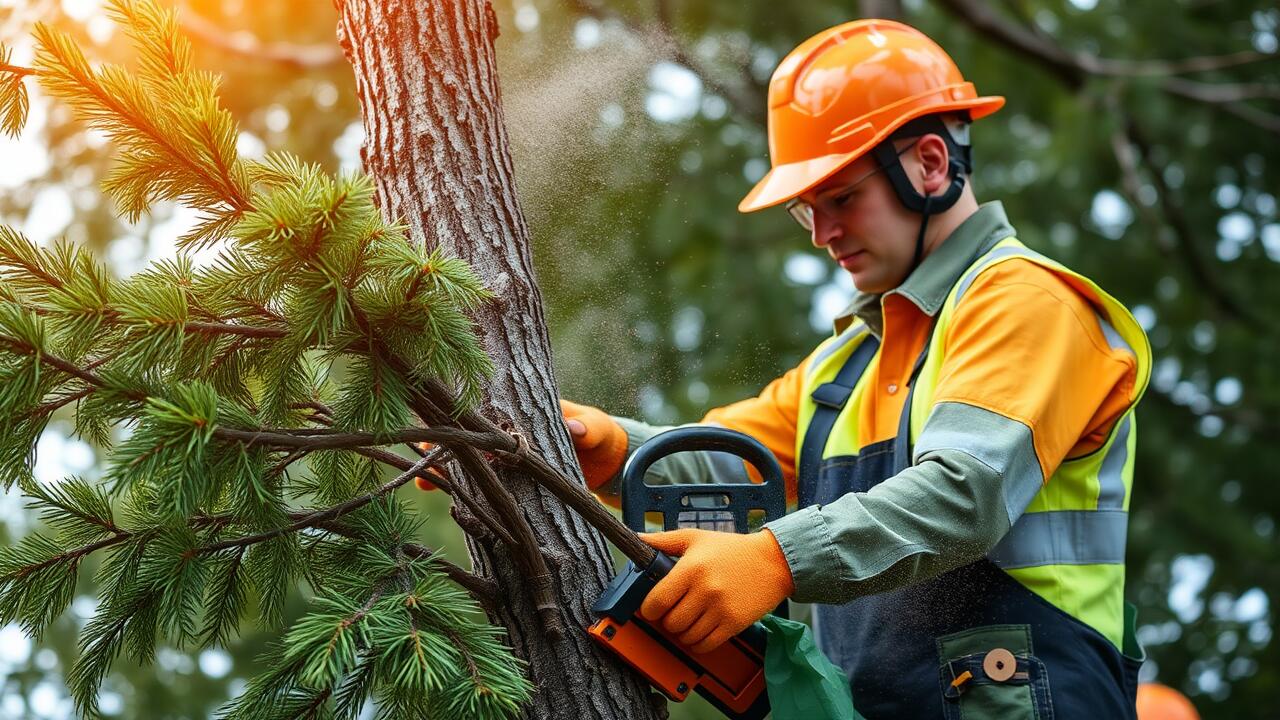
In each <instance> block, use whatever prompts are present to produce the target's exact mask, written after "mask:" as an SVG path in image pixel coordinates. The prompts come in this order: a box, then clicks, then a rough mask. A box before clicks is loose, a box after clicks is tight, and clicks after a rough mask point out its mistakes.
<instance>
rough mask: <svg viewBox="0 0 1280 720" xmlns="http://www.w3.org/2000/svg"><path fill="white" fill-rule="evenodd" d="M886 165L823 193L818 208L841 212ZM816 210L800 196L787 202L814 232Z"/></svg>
mask: <svg viewBox="0 0 1280 720" xmlns="http://www.w3.org/2000/svg"><path fill="white" fill-rule="evenodd" d="M918 142H920V138H916V139H915V140H912V141H911V142H910V143H908V144H907V145H904V146H903V148H902V149H901V150H899V151H898V152H897V155H896V156H897V157H902V154H903V153H905V152H906V151H908V150H910V149H911V148H913V147H915V146H916V143H918ZM886 167H888V166H887V165H880V166H877V167H876V169H874V170H872V171H871V172H869V173H867V174H866V175H863V176H862V177H860V178H858V179H857V180H854V181H853V182H851V183H849V184H848V185H845V186H844V187H842V188H840V189H839V190H833V191H829V192H825V193H823V195H822V197H820V198H819V199H818V207H817V210H821V211H822V212H823V213H826V214H827V215H835V214H837V213H839V212H840V208H842V207H844V204H845V203H846V202H847V201H848V200H849V195H850V194H851V193H852V192H853V191H854V189H855V188H857V187H858V186H859V185H861V184H862V183H864V182H866V181H867V180H870V179H871V177H872V176H873V175H875V174H876V173H878V172H880V171H882V170H884V169H885V168H886ZM814 211H815V208H814V206H813V205H810V204H809V203H807V202H805V201H803V200H801V199H800V198H796V199H795V200H792V201H791V202H789V203H787V212H788V213H790V214H791V217H792V218H793V219H794V220H795V221H796V222H797V223H799V224H800V227H802V228H804V229H805V230H807V231H809V232H813V214H814Z"/></svg>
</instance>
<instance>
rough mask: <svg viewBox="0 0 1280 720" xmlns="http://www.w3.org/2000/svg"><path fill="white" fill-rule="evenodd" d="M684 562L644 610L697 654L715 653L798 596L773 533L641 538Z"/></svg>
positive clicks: (663, 534)
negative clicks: (770, 612)
mask: <svg viewBox="0 0 1280 720" xmlns="http://www.w3.org/2000/svg"><path fill="white" fill-rule="evenodd" d="M640 539H641V540H644V541H645V542H646V543H648V544H649V545H650V546H652V547H654V548H657V549H658V550H661V551H662V552H665V553H667V554H668V555H679V556H681V557H680V560H679V562H677V563H676V566H675V567H674V568H672V570H671V572H670V573H668V574H667V576H666V577H665V578H663V579H662V580H660V581H659V582H658V584H657V585H656V586H654V588H653V589H652V590H650V591H649V596H648V597H646V598H645V599H644V604H643V605H641V606H640V614H641V615H642V616H644V618H645V619H646V620H649V621H650V622H653V621H656V620H657V619H658V618H662V626H663V627H665V628H666V629H667V630H668V631H669V632H671V633H673V634H675V635H676V637H678V638H679V640H680V642H681V644H683V645H684V646H685V647H687V648H689V649H690V650H692V651H693V652H696V653H705V652H710V651H712V650H714V649H716V648H718V647H720V645H721V644H722V643H724V641H726V640H728V639H729V638H731V637H733V636H734V635H737V634H738V633H740V632H742V631H743V630H745V629H747V627H748V626H750V625H751V623H753V622H755V621H757V620H759V619H760V618H762V617H764V616H765V615H766V614H767V613H768V612H769V611H770V610H773V609H774V608H775V607H777V606H778V603H780V602H782V601H783V600H784V599H786V598H787V597H788V596H789V595H791V593H793V592H795V589H796V588H795V582H794V581H793V580H792V578H791V567H790V566H789V565H787V559H786V558H785V557H783V555H782V548H781V547H779V546H778V541H777V540H776V539H775V538H774V537H773V533H772V532H769V530H768V528H766V529H764V530H761V531H760V532H754V533H749V534H746V535H742V534H738V533H730V532H714V531H711V530H693V529H688V530H673V531H671V532H661V533H647V534H646V533H642V534H641V535H640Z"/></svg>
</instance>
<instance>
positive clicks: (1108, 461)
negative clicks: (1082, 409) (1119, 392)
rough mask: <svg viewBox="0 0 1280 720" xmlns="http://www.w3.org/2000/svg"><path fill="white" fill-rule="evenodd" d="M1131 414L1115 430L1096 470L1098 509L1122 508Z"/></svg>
mask: <svg viewBox="0 0 1280 720" xmlns="http://www.w3.org/2000/svg"><path fill="white" fill-rule="evenodd" d="M1132 420H1133V413H1132V412H1127V413H1125V414H1124V418H1123V419H1122V420H1121V421H1120V426H1119V427H1118V428H1116V437H1115V439H1114V440H1112V441H1111V447H1109V448H1107V455H1106V457H1104V458H1102V466H1101V467H1100V468H1098V509H1099V510H1104V509H1116V510H1119V509H1122V508H1123V507H1124V466H1125V461H1127V460H1128V459H1129V426H1130V425H1131V424H1132V423H1131V421H1132Z"/></svg>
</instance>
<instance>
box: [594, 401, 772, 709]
mask: <svg viewBox="0 0 1280 720" xmlns="http://www.w3.org/2000/svg"><path fill="white" fill-rule="evenodd" d="M697 450H718V451H721V452H727V453H731V454H733V455H736V456H737V457H739V458H741V459H743V460H746V461H747V462H749V463H751V464H752V465H753V466H754V467H755V468H756V470H757V471H759V472H760V475H761V476H762V477H763V482H760V483H735V484H720V483H716V484H699V485H646V484H645V482H644V476H645V472H646V471H647V470H648V469H649V468H650V467H651V466H652V465H653V464H654V463H655V462H657V461H658V460H661V459H662V458H664V457H667V456H668V455H673V454H675V453H679V452H690V451H697ZM621 494H622V520H623V522H624V523H626V525H627V527H629V528H631V529H632V530H635V531H636V532H643V531H644V529H645V520H646V515H648V514H650V513H654V514H657V515H660V516H661V518H660V521H661V523H662V528H663V530H676V529H679V528H699V529H703V530H718V531H722V532H739V533H745V532H750V531H751V530H753V529H759V527H760V526H762V525H764V523H766V522H768V521H770V520H774V519H777V518H780V517H782V515H783V514H784V513H785V512H786V507H787V494H786V486H785V484H784V482H783V479H782V468H781V467H779V466H778V462H777V460H775V459H774V457H773V454H772V453H771V452H769V450H768V449H767V448H765V446H764V445H761V444H760V443H759V441H757V440H756V439H754V438H752V437H751V436H749V435H744V434H743V433H740V432H737V431H734V430H728V429H726V428H721V427H712V426H690V427H681V428H676V429H674V430H668V431H666V432H663V433H660V434H658V435H655V436H654V437H653V438H651V439H650V440H649V441H648V442H646V443H645V444H643V445H641V446H640V447H639V448H638V449H637V450H636V451H635V452H634V453H633V454H632V455H631V458H630V459H629V460H628V461H627V464H626V467H625V468H624V469H623V471H622V493H621ZM675 563H676V561H675V560H673V559H672V558H671V557H669V556H668V555H666V554H665V553H662V552H658V553H656V555H655V556H654V559H653V561H652V562H651V563H649V565H648V566H647V567H643V568H641V567H639V566H637V565H636V564H635V563H632V562H628V563H627V565H626V567H625V568H624V569H623V570H622V572H620V573H618V575H617V576H616V577H614V579H613V581H612V582H610V583H609V586H608V587H607V588H605V591H604V593H602V594H601V595H600V598H599V599H598V600H596V603H595V605H594V606H592V608H591V609H592V611H593V612H595V614H596V615H597V616H599V618H600V619H599V620H598V621H596V623H595V624H594V625H592V626H591V627H590V628H588V633H590V635H591V637H592V638H594V639H595V640H596V641H598V642H600V643H601V644H603V645H604V646H605V647H608V648H609V649H610V650H611V651H613V652H614V653H616V654H617V655H619V656H620V657H621V658H622V660H623V661H625V662H626V663H627V664H628V665H630V666H631V667H632V668H633V669H635V670H636V671H637V672H639V673H640V674H641V675H643V676H644V677H645V678H646V679H647V680H648V681H649V683H650V684H652V685H653V686H654V687H655V688H657V689H658V690H659V691H660V692H662V694H664V695H666V696H667V697H668V698H670V699H671V700H673V701H675V702H683V701H684V700H685V699H686V698H688V697H689V693H690V692H697V693H698V694H699V695H701V696H702V697H704V698H706V700H707V701H708V702H710V703H711V704H712V705H714V706H715V707H716V708H718V709H719V710H720V711H721V712H723V713H724V714H725V715H726V716H727V717H730V718H734V719H735V720H739V719H740V720H759V719H761V718H764V717H765V716H766V715H768V714H769V696H768V694H767V693H766V691H765V678H764V650H765V640H766V636H767V631H766V630H765V629H764V627H763V626H762V625H761V624H760V623H755V624H753V625H752V626H750V627H748V628H747V629H746V630H744V631H742V632H741V633H739V634H738V635H737V636H735V637H733V638H730V639H729V641H728V642H725V643H724V644H723V645H721V646H720V647H718V648H716V649H715V650H712V651H711V652H707V653H695V652H693V651H691V650H689V649H688V648H686V647H684V646H683V645H681V643H680V641H679V640H678V639H676V637H675V636H674V635H672V634H670V633H668V632H667V631H666V629H665V628H663V627H661V625H660V624H651V623H649V622H648V621H647V620H645V619H644V618H643V617H641V615H640V605H641V604H642V603H643V602H644V599H645V597H646V596H647V595H648V594H649V591H650V590H652V589H653V587H654V586H655V585H657V584H658V581H659V580H661V579H662V578H663V577H664V576H666V574H667V573H668V572H670V571H671V568H673V567H674V566H675ZM750 570H751V569H750V568H743V572H750ZM786 605H787V604H786V601H783V603H782V604H781V605H780V606H779V607H778V609H777V610H776V611H775V614H777V615H781V616H782V617H786V611H787V607H786Z"/></svg>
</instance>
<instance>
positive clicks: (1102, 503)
mask: <svg viewBox="0 0 1280 720" xmlns="http://www.w3.org/2000/svg"><path fill="white" fill-rule="evenodd" d="M1014 258H1021V259H1024V260H1028V261H1031V262H1033V263H1036V264H1037V265H1040V266H1041V267H1044V268H1046V269H1048V270H1051V271H1052V272H1054V273H1056V274H1057V275H1058V276H1059V277H1061V278H1062V279H1063V280H1065V281H1066V282H1067V283H1068V284H1070V285H1071V286H1072V287H1073V288H1074V289H1076V290H1077V291H1078V292H1080V293H1081V294H1082V295H1084V296H1085V297H1087V298H1088V299H1089V300H1090V301H1091V303H1092V305H1093V306H1094V308H1095V312H1096V314H1097V317H1098V321H1099V324H1100V326H1101V328H1102V332H1103V334H1104V336H1105V337H1106V338H1107V341H1108V342H1109V343H1110V344H1111V346H1112V347H1113V348H1116V347H1123V348H1126V349H1127V350H1128V351H1129V352H1131V353H1132V354H1133V355H1134V357H1135V358H1136V359H1137V377H1136V380H1135V392H1134V398H1133V401H1132V403H1131V404H1130V405H1129V407H1128V409H1127V411H1126V412H1124V414H1123V415H1122V416H1121V417H1120V418H1119V419H1118V420H1117V421H1116V423H1115V424H1114V427H1113V428H1112V430H1111V433H1110V435H1109V437H1108V438H1107V439H1106V441H1105V442H1104V443H1103V444H1102V445H1101V447H1099V448H1097V449H1096V450H1094V451H1093V452H1090V453H1088V454H1087V455H1084V456H1082V457H1076V458H1070V459H1068V460H1065V461H1064V462H1062V463H1061V465H1059V467H1058V468H1057V469H1056V470H1054V471H1053V473H1052V475H1051V476H1050V477H1049V479H1048V481H1047V482H1045V483H1044V485H1043V486H1042V487H1041V488H1040V490H1039V492H1038V493H1036V495H1035V496H1034V498H1033V499H1032V501H1031V503H1030V505H1029V506H1028V507H1027V508H1026V510H1025V512H1024V513H1023V515H1022V516H1021V517H1019V518H1018V519H1017V521H1016V522H1015V523H1014V524H1013V526H1012V528H1011V529H1010V531H1009V533H1008V534H1007V535H1006V536H1005V537H1004V539H1003V540H1001V542H999V543H998V544H997V545H996V546H995V547H994V548H993V549H992V550H991V551H990V553H989V554H988V559H990V560H991V561H992V563H994V564H995V565H996V566H997V567H998V568H1000V569H1001V570H1002V571H1003V572H1005V573H1007V574H1008V575H1010V576H1012V577H1013V578H1014V579H1016V580H1017V581H1018V582H1019V583H1021V584H1022V585H1023V586H1025V587H1026V588H1028V589H1030V590H1031V591H1033V592H1035V593H1036V594H1037V595H1039V596H1040V597H1042V598H1044V599H1045V600H1047V601H1048V602H1050V603H1052V604H1053V605H1054V606H1056V607H1057V608H1059V609H1060V610H1062V611H1064V612H1066V613H1067V614H1069V615H1071V616H1072V617H1074V618H1076V619H1078V620H1080V621H1082V622H1083V623H1085V624H1087V625H1089V626H1090V627H1092V628H1094V629H1095V630H1097V631H1098V632H1099V633H1101V634H1102V635H1103V636H1105V637H1106V638H1107V639H1109V640H1111V642H1112V643H1114V644H1115V645H1116V646H1117V647H1120V646H1121V645H1122V639H1123V637H1124V612H1125V611H1124V553H1125V538H1126V533H1127V528H1128V508H1129V499H1130V495H1131V488H1132V484H1133V468H1134V447H1135V442H1136V438H1137V428H1136V424H1135V418H1134V405H1135V404H1136V403H1137V400H1138V398H1139V397H1140V396H1141V394H1142V392H1143V391H1144V390H1145V388H1146V386H1147V382H1148V380H1149V378H1150V373H1151V349H1150V346H1149V344H1148V342H1147V338H1146V334H1145V333H1144V332H1143V330H1142V328H1141V326H1140V325H1139V324H1138V322H1137V321H1136V320H1135V319H1134V317H1133V315H1132V314H1131V313H1130V312H1129V311H1128V310H1127V309H1126V308H1125V307H1124V306H1123V305H1121V304H1120V302H1119V301H1117V300H1116V299H1114V298H1113V297H1111V296H1110V295H1108V294H1107V293H1106V292H1104V291H1103V290H1102V289H1101V288H1099V287H1098V286H1097V285H1096V284H1095V283H1093V282H1092V281H1091V280H1089V279H1088V278H1086V277H1084V276H1082V275H1080V274H1079V273H1076V272H1075V271H1073V270H1071V269H1069V268H1067V267H1065V266H1063V265H1061V264H1059V263H1057V262H1055V261H1054V260H1051V259H1049V258H1047V257H1045V256H1043V255H1040V254H1039V253H1036V252H1035V251H1033V250H1031V249H1029V248H1027V247H1026V246H1024V245H1023V244H1022V243H1020V242H1019V241H1018V240H1017V239H1015V238H1007V239H1005V240H1002V241H1000V242H999V243H996V244H995V245H994V246H992V248H991V249H990V250H988V251H987V252H986V253H984V254H983V255H982V256H980V257H979V258H978V259H977V260H976V261H975V262H974V263H973V264H972V265H970V267H969V268H968V269H967V270H966V271H965V272H964V273H963V274H962V275H961V276H960V279H959V281H957V282H956V284H955V286H954V287H952V289H951V292H950V294H949V295H948V296H947V299H946V301H945V302H944V303H943V305H942V308H941V309H940V310H939V313H938V317H937V320H936V324H935V328H934V331H933V334H932V336H931V337H930V339H929V343H930V345H929V351H928V354H927V355H926V356H925V360H924V363H923V365H921V367H920V369H919V374H918V376H917V379H916V381H915V383H914V384H913V388H912V394H911V399H910V402H911V408H910V415H909V421H906V420H904V425H906V426H907V429H908V431H909V434H908V438H907V439H908V441H909V442H910V443H911V445H912V446H914V439H915V438H916V437H918V436H919V435H920V433H921V431H922V430H923V428H924V425H925V421H926V420H927V419H928V417H929V413H930V410H931V409H932V407H933V397H934V392H935V390H936V388H937V384H938V376H939V371H940V369H941V368H942V366H943V364H944V363H945V361H946V357H947V347H946V342H945V338H946V337H947V328H948V325H949V324H950V322H951V318H952V317H953V316H954V314H955V311H956V308H957V307H959V305H960V304H961V303H963V302H964V300H965V295H966V292H967V291H968V289H969V288H970V286H971V285H972V284H973V281H974V280H975V279H976V278H977V277H978V275H979V274H980V273H982V272H983V271H984V270H987V269H989V268H991V267H993V266H995V265H996V264H998V263H1001V262H1005V261H1008V260H1011V259H1014ZM869 337H871V335H870V333H869V332H868V331H867V328H866V327H865V325H863V324H861V323H855V324H854V325H853V326H851V327H849V328H847V329H846V330H845V331H844V332H842V333H840V334H838V335H836V336H834V337H832V338H829V339H828V340H827V341H825V342H824V343H823V344H822V345H820V346H819V348H818V350H817V351H816V352H815V353H814V355H813V360H812V361H811V362H810V364H809V367H808V369H807V375H806V377H805V378H804V386H803V389H802V392H801V394H800V398H801V401H800V403H801V404H800V408H799V416H798V428H797V432H796V457H797V458H800V457H801V456H802V451H803V448H802V444H803V442H804V440H805V438H806V436H807V434H808V430H809V425H810V421H811V420H812V419H813V417H814V412H815V410H816V408H817V405H816V403H815V401H814V399H813V394H814V391H815V390H817V389H818V388H819V386H822V385H824V384H826V383H829V382H830V381H832V380H833V379H834V378H835V376H836V374H837V373H838V371H839V370H840V369H841V367H843V366H844V365H845V361H846V360H848V359H849V358H850V356H851V355H852V354H853V353H854V352H855V351H856V350H857V348H858V347H859V346H860V345H861V344H862V343H863V342H864V341H866V340H867V339H868V338H869ZM877 358H878V350H877V352H876V355H874V356H872V358H871V361H870V362H871V363H875V362H877ZM872 375H873V373H870V372H863V373H862V376H861V378H859V379H858V381H857V382H856V384H854V387H853V392H852V394H851V395H850V396H849V397H848V401H847V402H845V403H844V405H843V409H842V410H841V411H840V413H839V414H838V415H837V416H836V418H835V423H834V425H833V427H832V429H831V432H830V434H829V435H828V436H827V440H826V445H825V447H824V448H823V451H822V455H821V457H822V458H823V459H824V460H825V459H828V458H835V457H841V456H854V455H857V454H858V451H859V449H860V448H859V447H858V443H859V437H860V434H859V423H858V417H859V410H858V409H859V406H860V405H861V404H862V400H863V397H864V395H865V394H866V393H868V392H872V390H871V388H869V382H868V378H869V377H870V376H872ZM1063 391H1064V392H1070V389H1069V388H1063ZM800 471H801V472H802V473H803V472H804V468H801V469H800ZM812 482H814V479H813V478H806V477H804V476H801V477H800V478H799V483H800V485H801V498H802V504H805V503H804V500H803V498H804V486H805V484H806V483H812Z"/></svg>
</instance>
